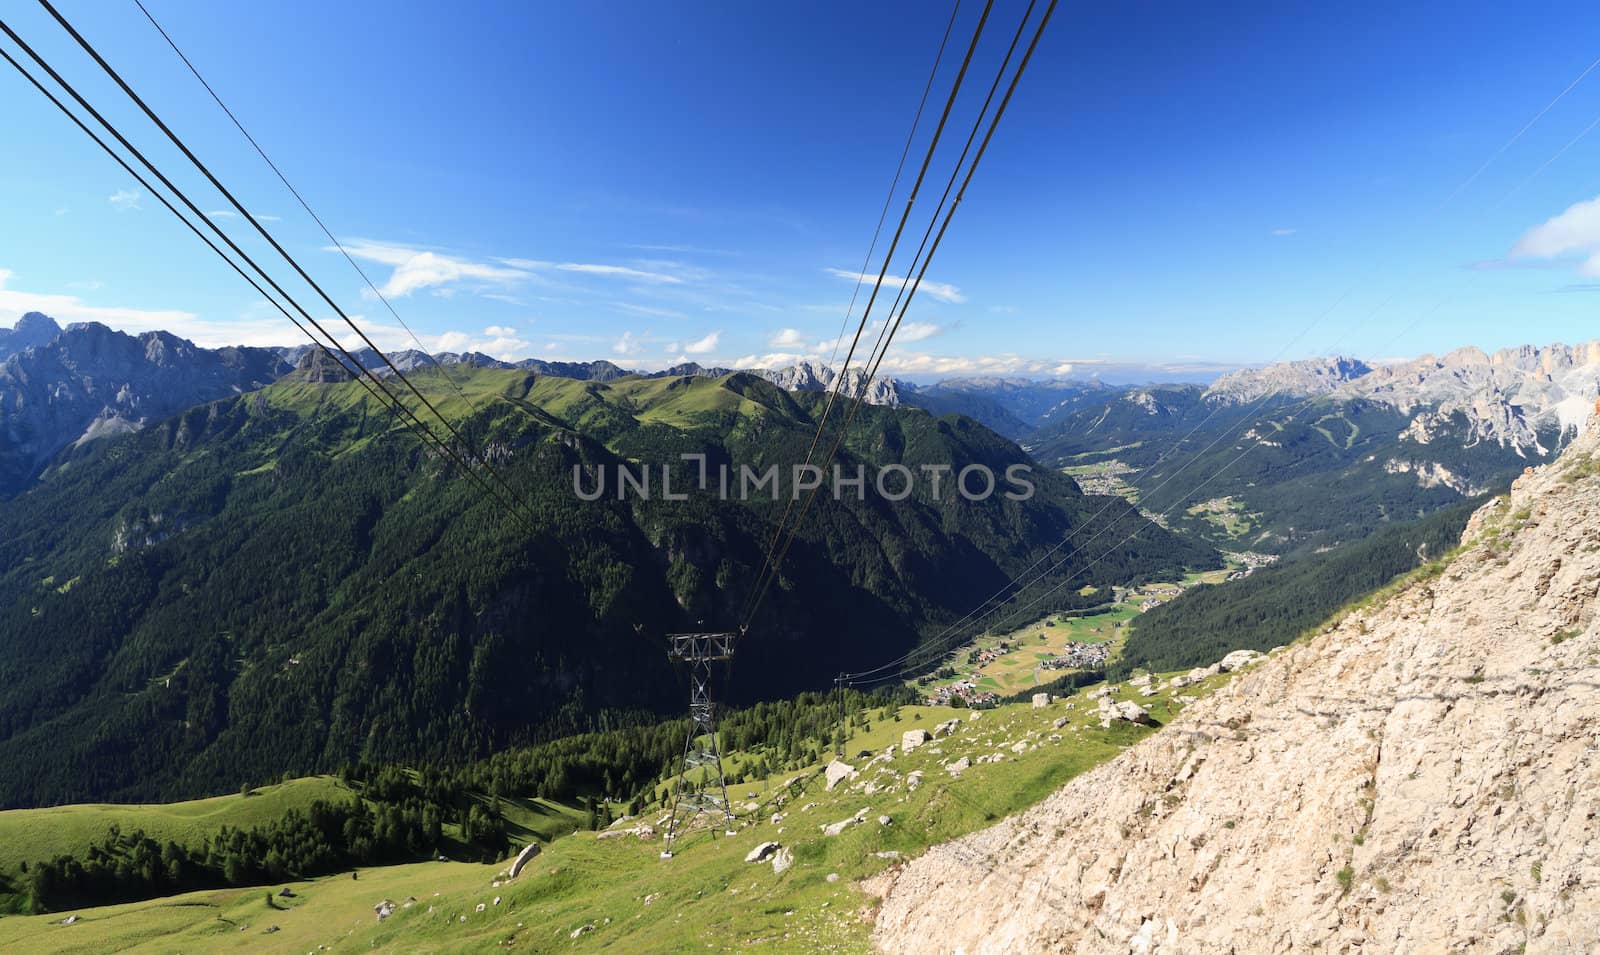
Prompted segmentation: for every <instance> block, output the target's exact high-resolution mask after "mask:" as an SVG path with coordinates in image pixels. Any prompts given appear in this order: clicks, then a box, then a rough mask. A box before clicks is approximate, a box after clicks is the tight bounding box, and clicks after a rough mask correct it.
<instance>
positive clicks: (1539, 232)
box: [1510, 198, 1600, 275]
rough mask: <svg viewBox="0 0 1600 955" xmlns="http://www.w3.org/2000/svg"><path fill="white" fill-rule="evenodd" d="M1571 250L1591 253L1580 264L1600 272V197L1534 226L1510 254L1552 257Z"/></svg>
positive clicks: (1582, 268) (1584, 271)
mask: <svg viewBox="0 0 1600 955" xmlns="http://www.w3.org/2000/svg"><path fill="white" fill-rule="evenodd" d="M1569 252H1581V253H1584V254H1585V255H1587V256H1588V257H1587V258H1586V259H1585V260H1584V262H1583V264H1582V265H1580V266H1579V267H1578V271H1579V272H1580V273H1582V274H1584V275H1600V198H1594V199H1589V200H1587V201H1584V202H1579V203H1575V204H1573V205H1571V206H1568V207H1567V209H1566V210H1565V211H1564V212H1562V213H1561V214H1560V215H1558V216H1556V217H1554V218H1552V219H1549V220H1547V221H1546V222H1544V223H1543V224H1542V225H1537V226H1534V227H1533V228H1531V229H1529V230H1528V231H1527V232H1526V233H1524V234H1523V236H1522V238H1521V239H1518V240H1517V244H1516V245H1514V246H1512V248H1511V256H1510V257H1511V258H1512V259H1519V258H1524V257H1533V258H1543V259H1547V258H1551V257H1554V256H1558V255H1565V254H1567V253H1569Z"/></svg>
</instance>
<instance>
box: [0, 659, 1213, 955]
mask: <svg viewBox="0 0 1600 955" xmlns="http://www.w3.org/2000/svg"><path fill="white" fill-rule="evenodd" d="M1227 679H1228V676H1227V675H1225V674H1224V675H1220V676H1217V677H1212V678H1210V679H1208V680H1207V681H1205V682H1204V683H1203V684H1200V685H1197V686H1190V687H1186V688H1185V689H1184V690H1183V691H1182V692H1183V693H1184V694H1186V695H1189V696H1200V695H1204V694H1206V693H1208V692H1210V691H1211V690H1213V689H1214V688H1215V687H1216V686H1218V685H1220V684H1221V683H1223V682H1225V681H1226V680H1227ZM1113 698H1114V699H1131V700H1135V701H1137V702H1138V703H1140V704H1141V705H1143V706H1145V707H1147V708H1148V709H1149V710H1150V712H1151V713H1152V715H1153V716H1155V718H1156V719H1157V720H1158V721H1162V722H1164V721H1166V720H1168V719H1170V718H1171V716H1172V715H1173V714H1174V713H1175V712H1177V710H1178V709H1180V708H1181V706H1182V705H1183V704H1182V703H1181V701H1178V700H1176V699H1174V697H1173V693H1172V692H1171V691H1170V690H1162V691H1160V692H1158V693H1155V694H1153V695H1149V696H1146V695H1141V694H1139V693H1136V692H1134V691H1133V689H1132V688H1130V687H1118V688H1117V689H1116V690H1115V691H1114V693H1113ZM1094 709H1095V707H1094V703H1093V701H1090V700H1089V699H1088V698H1087V693H1084V694H1079V695H1077V696H1075V697H1073V698H1071V699H1069V700H1066V701H1057V702H1054V703H1052V704H1051V705H1050V706H1048V707H1046V708H1043V709H1035V708H1033V707H1032V706H1031V705H1027V704H1019V705H1008V706H1003V707H1000V708H997V709H994V710H988V711H982V712H981V713H979V712H975V711H969V710H952V709H944V708H937V707H928V706H902V707H899V708H897V709H891V710H881V709H880V710H873V711H867V712H864V713H861V714H859V717H858V718H857V719H856V720H854V721H853V724H854V725H853V728H852V731H851V734H850V737H849V739H848V740H847V741H846V744H845V751H846V753H847V754H848V761H849V762H850V764H851V765H852V766H853V767H854V768H856V770H857V775H856V776H854V777H852V778H850V779H848V780H846V781H844V782H843V783H841V784H840V785H839V786H837V787H835V788H834V789H833V790H832V791H828V790H827V789H826V788H825V786H824V785H823V781H822V779H821V777H820V776H819V775H818V770H819V769H820V765H813V766H811V767H806V768H803V769H801V770H800V771H798V772H787V771H786V772H784V773H782V774H775V775H774V776H772V777H769V778H763V779H753V780H746V781H745V782H744V783H741V784H740V785H738V786H736V787H734V788H733V790H732V795H733V797H734V801H735V803H736V807H737V808H739V809H740V810H741V819H742V822H741V826H740V829H739V832H738V834H737V835H735V836H732V837H724V836H722V835H721V833H720V830H718V831H709V830H701V831H698V832H695V833H692V834H691V835H690V836H688V837H687V838H685V839H683V840H680V842H679V844H678V846H677V851H676V853H675V855H674V857H673V858H672V859H669V860H663V859H661V858H660V857H659V853H660V849H661V842H660V839H659V837H657V836H655V835H649V836H647V837H646V838H642V839H641V838H639V837H638V836H636V835H633V834H631V833H629V832H628V830H630V829H632V828H633V827H635V826H637V825H638V824H640V822H641V821H642V822H643V823H644V824H646V825H653V824H655V823H656V822H657V821H658V817H657V815H656V814H653V813H646V814H645V815H644V816H643V817H642V818H641V819H630V820H622V821H619V823H618V824H617V825H616V826H614V827H613V831H612V832H608V833H605V834H603V835H604V838H601V837H597V836H596V835H595V834H590V833H579V834H577V835H576V836H573V837H571V838H567V839H562V840H559V841H558V842H555V843H553V844H552V845H550V846H548V847H546V849H545V850H544V852H543V853H542V854H541V855H539V856H538V857H537V858H536V859H534V860H533V862H532V863H531V864H530V865H529V866H528V868H527V870H526V871H525V872H524V873H523V874H522V876H521V877H520V878H519V879H517V880H515V881H511V882H503V883H502V884H500V885H496V884H495V883H496V882H497V881H500V875H499V874H500V873H501V872H502V870H503V869H504V863H503V862H502V863H499V864H495V865H465V864H459V863H416V864H411V865H399V866H391V867H385V868H379V869H366V870H363V871H362V872H361V873H360V877H359V879H354V880H352V879H351V878H349V877H348V876H343V875H341V876H332V877H329V878H326V879H318V880H313V881H310V882H294V883H290V885H291V886H292V890H293V892H294V893H295V895H294V897H293V898H287V899H281V900H277V901H276V902H275V904H276V905H277V906H279V907H276V908H274V907H270V906H269V905H268V903H267V901H266V899H265V893H264V892H263V891H261V890H258V889H256V890H249V889H240V890H220V891H208V892H197V893H188V894H185V895H181V896H176V897H172V898H168V899H161V900H155V901H150V902H142V903H134V904H129V905H118V906H109V907H104V908H96V909H87V910H83V911H81V912H77V913H66V912H58V913H54V914H52V915H48V916H29V917H15V918H6V919H0V947H3V948H5V949H6V950H7V951H17V952H24V953H33V952H40V953H43V952H69V951H106V950H112V949H115V950H119V951H130V952H171V951H174V950H190V949H194V948H200V947H203V948H204V949H205V950H207V951H232V950H239V951H261V950H274V951H280V950H281V951H316V950H319V947H320V946H327V950H328V951H334V952H340V951H356V950H361V951H373V950H376V951H389V952H466V951H485V950H490V949H494V950H510V951H518V952H553V951H562V952H566V951H616V952H634V951H650V952H688V951H706V950H708V948H709V949H711V950H716V951H727V950H733V949H742V948H745V947H749V946H752V945H768V946H772V947H773V948H774V950H779V951H785V952H829V953H839V952H866V951H869V950H870V949H869V945H868V934H869V932H870V929H871V922H870V920H869V919H866V918H864V917H863V907H864V906H866V905H867V904H868V903H869V900H868V898H867V897H866V896H865V895H863V894H862V888H861V885H860V882H861V880H863V879H866V878H869V877H870V876H872V875H873V874H875V873H877V872H880V871H882V870H883V869H885V868H887V867H889V866H890V865H892V864H894V863H895V861H896V860H897V859H900V858H907V857H910V856H913V855H916V854H918V853H920V852H921V851H923V850H924V849H926V848H928V847H929V846H931V845H934V844H936V843H939V842H942V841H945V840H948V839H950V838H953V837H955V836H959V835H963V834H965V833H968V832H971V831H974V830H976V829H978V828H981V827H983V826H985V825H987V824H989V823H992V822H993V821H994V820H996V819H998V818H1000V817H1002V816H1004V815H1007V814H1009V813H1012V812H1015V811H1017V810H1019V809H1021V808H1024V807H1026V806H1028V805H1031V804H1032V803H1034V802H1036V801H1038V800H1039V799H1041V798H1043V797H1044V796H1046V795H1048V794H1049V793H1050V792H1052V791H1054V790H1055V789H1056V788H1058V787H1059V786H1060V785H1061V784H1062V783H1063V782H1065V781H1066V780H1068V779H1071V778H1072V777H1073V776H1076V775H1077V774H1079V773H1081V772H1083V771H1084V770H1086V769H1088V768H1090V767H1092V766H1094V765H1097V764H1099V763H1101V762H1103V761H1105V760H1106V759H1109V758H1110V757H1112V756H1114V755H1115V754H1116V753H1118V752H1120V751H1121V750H1122V749H1124V748H1125V747H1127V746H1128V745H1130V744H1131V743H1133V742H1135V741H1137V740H1138V739H1141V738H1143V737H1144V736H1145V735H1147V734H1149V733H1150V732H1153V730H1152V729H1151V728H1148V727H1140V726H1135V725H1132V724H1127V723H1122V724H1114V725H1113V726H1112V727H1111V728H1110V729H1103V728H1101V726H1100V724H1099V722H1098V720H1097V719H1096V717H1095V715H1094ZM952 718H960V719H962V720H963V722H962V723H961V724H959V726H958V728H957V729H956V730H955V731H954V732H953V733H952V734H950V735H948V736H944V737H941V738H938V739H935V740H934V741H932V742H930V743H927V744H924V745H923V746H921V747H920V748H918V749H917V750H915V751H913V752H910V753H899V752H895V753H891V754H889V755H887V756H885V755H884V754H885V753H886V751H887V750H888V749H889V747H890V746H891V744H894V745H895V748H896V750H898V744H899V743H900V742H901V735H902V733H903V732H904V731H905V730H908V729H913V728H922V729H929V730H931V729H933V728H934V727H935V726H937V725H938V724H940V723H943V722H945V721H946V720H949V719H952ZM1058 722H1059V723H1060V725H1059V726H1058V725H1057V723H1058ZM860 754H866V755H865V756H863V755H860ZM873 755H876V756H879V757H881V758H879V759H878V761H877V762H871V760H870V759H869V758H868V757H870V756H873ZM980 757H981V758H982V761H979V760H980ZM963 758H964V759H966V760H967V761H968V762H969V763H970V764H971V765H969V766H967V768H965V769H964V770H962V771H961V772H960V773H959V774H952V773H951V772H950V771H949V770H947V769H946V768H945V767H946V766H947V765H949V764H954V763H956V762H957V761H959V760H961V759H963ZM917 772H920V774H921V775H920V777H919V780H920V784H919V785H917V786H915V787H912V786H910V784H909V782H908V780H909V778H910V777H911V774H913V773H917ZM791 781H794V782H795V786H794V787H793V788H785V787H786V784H788V783H790V782H791ZM869 786H870V787H871V790H870V791H869V789H868V787H869ZM775 813H776V814H781V816H779V817H778V818H776V819H774V814H775ZM858 814H859V815H860V816H861V818H862V819H863V821H862V822H860V823H859V824H851V825H847V826H845V827H844V830H843V832H841V833H840V834H838V835H832V836H830V835H825V834H824V833H823V831H822V827H824V826H826V825H829V824H832V823H837V822H840V821H842V820H846V819H851V818H854V817H856V816H857V815H858ZM880 816H882V817H884V818H886V819H887V820H888V822H887V823H883V822H881V821H880V819H879V817H880ZM766 841H777V842H780V843H781V844H783V845H784V846H785V847H787V848H788V849H789V851H790V852H792V854H793V856H794V864H793V866H792V867H790V868H788V869H787V870H786V871H784V872H782V873H777V872H775V871H774V869H773V867H772V866H771V865H769V864H767V863H765V862H763V863H749V862H745V861H744V859H745V857H746V855H747V854H748V853H749V852H750V851H751V850H752V849H753V848H755V847H756V846H757V845H758V844H760V843H762V842H766ZM385 899H388V900H390V901H392V902H394V903H396V904H397V905H398V906H400V907H399V908H398V909H397V910H396V912H395V913H394V914H393V915H391V916H389V917H388V918H386V919H383V920H381V921H380V920H378V919H377V918H376V917H375V914H374V906H375V905H377V904H378V903H380V902H382V901H383V900H385ZM407 903H409V904H407ZM480 905H481V906H482V909H481V911H480V909H479V906H480ZM74 914H76V915H77V916H78V918H77V919H76V920H75V921H74V922H73V923H72V924H70V925H64V924H61V923H62V921H63V920H64V919H65V918H68V917H70V916H71V915H74Z"/></svg>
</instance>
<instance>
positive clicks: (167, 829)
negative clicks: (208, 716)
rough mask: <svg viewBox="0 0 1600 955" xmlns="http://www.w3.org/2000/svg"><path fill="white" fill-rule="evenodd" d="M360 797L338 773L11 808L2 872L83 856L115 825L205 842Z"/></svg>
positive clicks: (161, 838)
mask: <svg viewBox="0 0 1600 955" xmlns="http://www.w3.org/2000/svg"><path fill="white" fill-rule="evenodd" d="M355 798H356V795H355V793H353V792H351V791H350V789H349V788H348V787H346V786H345V785H344V784H343V783H342V782H340V781H339V780H338V779H337V778H336V777H333V776H309V777H306V778H303V779H291V780H289V781H287V782H283V783H278V784H275V785H271V786H261V787H258V788H256V789H254V790H252V792H251V794H250V795H249V796H241V795H239V794H237V793H235V794H233V795H231V796H214V797H212V798H210V799H194V800H190V801H188V802H175V803H158V804H153V805H144V806H136V805H135V806H130V805H121V804H109V803H107V804H95V805H81V806H54V807H51V808H49V809H10V810H6V811H4V812H0V876H5V877H14V876H16V875H18V874H19V870H20V868H21V865H22V863H24V862H29V863H31V862H36V861H38V860H40V859H52V858H55V857H56V856H58V855H81V854H82V853H83V850H84V849H85V848H87V847H88V846H89V845H90V844H91V843H95V842H99V841H100V840H102V839H104V838H105V835H106V830H107V829H108V828H110V827H111V826H118V827H120V828H121V829H122V830H123V831H126V832H131V831H133V830H135V829H142V830H144V832H145V834H146V835H148V836H150V837H151V838H152V839H155V840H156V841H157V842H168V841H171V842H176V843H178V844H180V845H199V844H200V842H201V840H202V839H204V838H206V837H207V836H210V835H212V834H213V833H215V832H216V831H217V830H218V829H220V828H222V827H223V826H233V827H235V828H239V829H248V828H250V827H252V826H258V825H264V824H266V823H269V822H276V821H278V820H279V819H281V818H282V817H283V814H284V813H286V812H288V811H289V810H291V809H298V810H301V811H302V812H304V811H306V810H309V809H310V808H311V804H312V803H313V802H316V801H317V800H319V799H322V800H327V801H330V802H332V801H336V800H337V801H348V800H353V799H355Z"/></svg>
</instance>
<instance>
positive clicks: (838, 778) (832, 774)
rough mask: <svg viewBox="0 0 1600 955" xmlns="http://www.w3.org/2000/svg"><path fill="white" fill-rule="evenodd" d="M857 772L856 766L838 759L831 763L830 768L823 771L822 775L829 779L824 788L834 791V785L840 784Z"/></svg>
mask: <svg viewBox="0 0 1600 955" xmlns="http://www.w3.org/2000/svg"><path fill="white" fill-rule="evenodd" d="M855 774H856V769H855V767H854V766H851V765H850V764H849V763H845V762H841V761H839V760H837V759H836V760H834V761H833V762H831V763H829V764H828V768H827V769H825V770H823V772H822V777H823V778H824V779H825V780H827V784H826V785H825V786H824V787H823V788H824V789H825V790H827V791H829V792H832V791H833V787H835V786H837V785H839V784H840V783H841V782H844V781H845V780H846V779H849V778H850V777H851V776H854V775H855Z"/></svg>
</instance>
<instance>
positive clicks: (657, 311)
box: [607, 302, 689, 318]
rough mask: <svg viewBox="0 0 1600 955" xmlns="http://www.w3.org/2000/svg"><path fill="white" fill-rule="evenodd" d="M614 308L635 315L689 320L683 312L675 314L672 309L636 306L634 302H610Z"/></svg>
mask: <svg viewBox="0 0 1600 955" xmlns="http://www.w3.org/2000/svg"><path fill="white" fill-rule="evenodd" d="M607 304H609V305H610V306H611V307H612V308H620V309H622V310H623V311H624V312H632V313H633V314H635V315H650V316H653V317H656V318H688V317H689V316H687V315H685V314H683V313H682V312H675V311H673V310H672V309H670V308H655V307H653V306H650V305H635V304H633V303H632V302H608V303H607Z"/></svg>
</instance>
